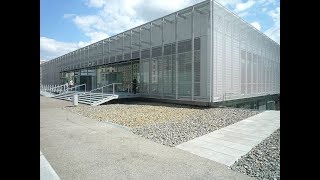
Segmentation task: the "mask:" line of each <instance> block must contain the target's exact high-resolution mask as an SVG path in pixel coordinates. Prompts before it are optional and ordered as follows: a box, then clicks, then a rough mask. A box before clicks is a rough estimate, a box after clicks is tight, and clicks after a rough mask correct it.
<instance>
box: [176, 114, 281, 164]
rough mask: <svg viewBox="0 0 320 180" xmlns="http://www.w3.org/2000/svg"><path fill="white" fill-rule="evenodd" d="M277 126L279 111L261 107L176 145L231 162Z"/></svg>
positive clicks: (226, 162)
mask: <svg viewBox="0 0 320 180" xmlns="http://www.w3.org/2000/svg"><path fill="white" fill-rule="evenodd" d="M278 128H280V111H264V112H262V113H260V114H257V115H255V116H252V117H249V118H247V119H244V120H242V121H239V122H237V123H235V124H232V125H229V126H227V127H224V128H221V129H219V130H216V131H214V132H211V133H208V134H206V135H203V136H200V137H197V138H195V139H192V140H190V141H187V142H184V143H181V144H179V145H178V146H176V148H178V149H182V150H185V151H188V152H190V153H192V154H195V155H198V156H200V157H204V158H207V159H210V160H214V161H216V162H219V163H221V164H224V165H227V166H231V165H232V164H233V163H235V162H236V161H237V160H238V159H239V158H241V156H243V155H245V154H247V153H248V152H249V151H250V150H251V149H252V148H253V147H255V146H256V145H258V144H259V143H260V142H262V141H263V140H264V139H266V138H267V137H269V136H270V135H271V134H272V133H273V132H274V131H276V130H277V129H278Z"/></svg>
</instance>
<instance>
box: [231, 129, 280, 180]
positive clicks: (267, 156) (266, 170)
mask: <svg viewBox="0 0 320 180" xmlns="http://www.w3.org/2000/svg"><path fill="white" fill-rule="evenodd" d="M231 169H232V170H235V171H238V172H241V173H244V174H247V175H249V176H252V177H256V178H258V179H280V128H279V129H278V130H277V131H275V132H274V133H272V134H271V135H270V136H269V137H268V138H267V139H265V140H263V141H262V142H261V143H260V144H258V145H257V146H256V147H254V148H253V149H252V150H251V151H250V152H248V153H247V154H246V155H244V156H242V157H241V158H240V159H239V160H238V161H237V162H235V163H234V164H233V165H232V166H231Z"/></svg>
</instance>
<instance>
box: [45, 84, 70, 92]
mask: <svg viewBox="0 0 320 180" xmlns="http://www.w3.org/2000/svg"><path fill="white" fill-rule="evenodd" d="M64 86H65V85H64V84H63V85H60V86H56V87H52V88H49V89H46V88H44V91H46V92H48V91H49V92H52V91H53V90H54V89H57V88H60V87H64Z"/></svg>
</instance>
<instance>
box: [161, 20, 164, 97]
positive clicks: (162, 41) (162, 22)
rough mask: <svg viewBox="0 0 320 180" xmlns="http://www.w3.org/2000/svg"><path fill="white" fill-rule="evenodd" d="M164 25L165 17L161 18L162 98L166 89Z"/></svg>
mask: <svg viewBox="0 0 320 180" xmlns="http://www.w3.org/2000/svg"><path fill="white" fill-rule="evenodd" d="M163 25H164V18H162V19H161V46H162V47H161V48H162V53H161V61H162V63H161V65H162V68H161V69H162V74H161V76H162V78H161V79H162V81H161V88H162V91H161V98H163V91H164V73H163V72H164V68H163V65H164V58H163V56H164V37H163V34H164V33H163Z"/></svg>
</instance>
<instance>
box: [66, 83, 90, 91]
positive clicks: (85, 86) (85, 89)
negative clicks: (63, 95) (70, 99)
mask: <svg viewBox="0 0 320 180" xmlns="http://www.w3.org/2000/svg"><path fill="white" fill-rule="evenodd" d="M81 86H84V92H87V85H86V84H80V85H77V86H74V87H71V88H67V89H66V91H69V89H70V90H71V89H73V88H77V87H81Z"/></svg>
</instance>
